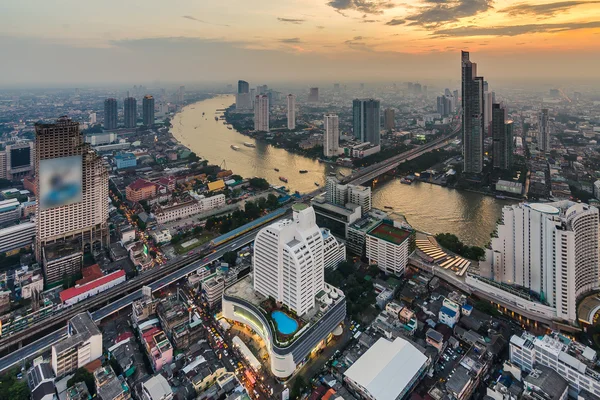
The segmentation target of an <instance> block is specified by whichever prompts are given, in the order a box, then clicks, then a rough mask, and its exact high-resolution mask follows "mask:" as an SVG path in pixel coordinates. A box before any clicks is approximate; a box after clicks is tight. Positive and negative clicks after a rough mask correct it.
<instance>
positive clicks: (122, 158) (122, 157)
mask: <svg viewBox="0 0 600 400" xmlns="http://www.w3.org/2000/svg"><path fill="white" fill-rule="evenodd" d="M115 164H116V166H117V169H123V168H132V167H135V166H136V165H137V159H136V158H135V154H133V153H119V154H117V155H116V156H115Z"/></svg>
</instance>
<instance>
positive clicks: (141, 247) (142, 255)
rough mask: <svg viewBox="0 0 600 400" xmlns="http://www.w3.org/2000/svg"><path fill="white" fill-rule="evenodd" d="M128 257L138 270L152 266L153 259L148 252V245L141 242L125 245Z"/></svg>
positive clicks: (144, 269)
mask: <svg viewBox="0 0 600 400" xmlns="http://www.w3.org/2000/svg"><path fill="white" fill-rule="evenodd" d="M127 249H128V250H127V251H128V252H129V259H130V260H131V262H132V263H133V265H134V266H135V267H136V268H137V269H138V271H146V270H148V269H150V268H152V267H153V266H154V259H153V258H152V256H151V255H150V254H149V252H148V247H147V246H146V245H145V244H144V243H142V242H135V243H131V244H129V245H127Z"/></svg>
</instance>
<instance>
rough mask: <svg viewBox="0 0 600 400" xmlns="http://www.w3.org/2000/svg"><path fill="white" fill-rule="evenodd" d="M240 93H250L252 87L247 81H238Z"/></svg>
mask: <svg viewBox="0 0 600 400" xmlns="http://www.w3.org/2000/svg"><path fill="white" fill-rule="evenodd" d="M237 92H238V93H250V85H249V84H248V82H246V81H241V80H240V81H238V91H237Z"/></svg>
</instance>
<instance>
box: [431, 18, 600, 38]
mask: <svg viewBox="0 0 600 400" xmlns="http://www.w3.org/2000/svg"><path fill="white" fill-rule="evenodd" d="M592 28H600V21H592V22H567V23H562V24H527V25H513V26H493V27H489V28H486V27H479V26H474V25H471V26H463V27H460V28H450V29H438V30H436V31H434V35H436V36H438V37H440V36H441V37H469V36H519V35H525V34H527V33H545V32H551V33H555V32H562V31H570V30H576V29H592Z"/></svg>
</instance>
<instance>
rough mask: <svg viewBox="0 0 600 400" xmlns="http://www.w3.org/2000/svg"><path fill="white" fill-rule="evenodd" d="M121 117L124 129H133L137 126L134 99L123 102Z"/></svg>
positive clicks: (135, 101)
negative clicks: (123, 120)
mask: <svg viewBox="0 0 600 400" xmlns="http://www.w3.org/2000/svg"><path fill="white" fill-rule="evenodd" d="M123 115H124V117H125V118H124V119H125V128H135V126H136V125H137V100H136V99H135V97H127V98H126V99H125V100H124V101H123Z"/></svg>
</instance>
